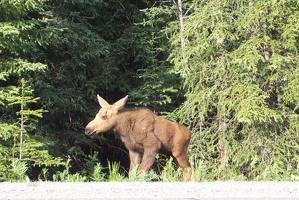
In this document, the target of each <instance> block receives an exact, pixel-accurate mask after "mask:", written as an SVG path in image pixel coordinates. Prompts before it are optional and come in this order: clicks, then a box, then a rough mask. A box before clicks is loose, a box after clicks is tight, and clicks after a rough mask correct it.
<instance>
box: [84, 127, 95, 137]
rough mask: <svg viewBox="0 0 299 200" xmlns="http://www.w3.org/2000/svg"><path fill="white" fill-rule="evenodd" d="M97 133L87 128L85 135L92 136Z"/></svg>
mask: <svg viewBox="0 0 299 200" xmlns="http://www.w3.org/2000/svg"><path fill="white" fill-rule="evenodd" d="M95 132H96V131H95V130H93V129H91V128H88V127H86V128H85V135H88V136H91V135H92V134H94V133H95Z"/></svg>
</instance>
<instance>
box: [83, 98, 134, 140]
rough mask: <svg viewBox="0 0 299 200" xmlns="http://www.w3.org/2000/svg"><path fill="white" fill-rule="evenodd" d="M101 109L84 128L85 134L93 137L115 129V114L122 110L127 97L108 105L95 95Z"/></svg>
mask: <svg viewBox="0 0 299 200" xmlns="http://www.w3.org/2000/svg"><path fill="white" fill-rule="evenodd" d="M97 97H98V101H99V104H100V106H101V109H100V110H99V112H98V113H97V114H96V116H95V118H94V119H93V120H92V121H91V122H89V123H88V125H87V126H86V128H85V134H86V135H88V136H90V137H94V136H95V135H97V134H99V133H102V132H105V131H108V130H111V129H113V128H114V127H115V125H116V122H117V113H118V111H119V110H120V109H122V108H123V107H124V106H125V104H126V102H127V100H128V95H127V96H125V97H124V98H122V99H120V100H119V101H117V102H115V103H114V104H112V105H110V104H109V103H108V102H107V101H105V99H103V98H102V97H100V96H99V95H97Z"/></svg>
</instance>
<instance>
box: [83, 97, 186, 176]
mask: <svg viewBox="0 0 299 200" xmlns="http://www.w3.org/2000/svg"><path fill="white" fill-rule="evenodd" d="M127 98H128V96H126V97H124V98H123V99H121V100H119V101H117V102H116V103H114V104H113V105H109V104H108V103H107V102H106V101H105V100H104V99H103V98H101V97H100V96H98V100H99V103H100V105H101V106H102V108H101V109H100V111H99V112H98V114H97V115H96V117H95V119H94V120H92V121H91V122H89V124H88V125H87V126H86V128H85V134H86V135H89V136H91V137H92V136H94V135H95V134H99V133H102V132H105V131H108V130H111V129H114V130H115V131H117V132H118V133H119V135H120V138H121V140H122V141H123V142H124V144H125V146H126V148H127V149H128V150H129V157H130V171H131V170H132V169H133V168H134V167H135V166H136V165H138V164H140V165H139V168H138V169H139V171H144V172H147V171H148V170H149V169H150V167H151V166H152V165H153V163H154V160H155V155H156V154H157V153H163V154H166V155H171V156H173V157H174V160H175V161H176V163H177V164H178V165H179V166H180V167H181V168H182V169H183V172H184V178H185V179H186V178H188V172H187V171H188V168H189V167H190V163H189V161H188V158H187V148H188V145H189V142H190V137H191V132H190V131H189V130H188V129H187V128H186V127H185V126H183V125H181V124H178V123H176V122H172V121H169V120H167V119H164V118H162V117H159V116H157V115H156V114H154V113H153V112H152V111H151V110H150V109H148V108H131V109H128V108H123V107H124V105H125V103H126V101H127ZM142 154H143V157H142ZM140 162H141V163H140Z"/></svg>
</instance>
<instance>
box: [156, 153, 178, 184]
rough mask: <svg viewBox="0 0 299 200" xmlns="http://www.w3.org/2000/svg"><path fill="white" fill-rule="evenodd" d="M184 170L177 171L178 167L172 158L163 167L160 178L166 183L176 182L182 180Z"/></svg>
mask: <svg viewBox="0 0 299 200" xmlns="http://www.w3.org/2000/svg"><path fill="white" fill-rule="evenodd" d="M182 175H183V173H182V170H181V169H177V166H176V165H175V164H174V162H173V158H172V157H171V158H170V159H169V160H168V161H167V162H166V165H165V166H164V167H163V171H162V174H161V176H160V178H161V179H162V180H163V181H165V182H174V181H178V180H181V179H182Z"/></svg>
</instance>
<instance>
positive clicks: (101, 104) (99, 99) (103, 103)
mask: <svg viewBox="0 0 299 200" xmlns="http://www.w3.org/2000/svg"><path fill="white" fill-rule="evenodd" d="M97 97H98V101H99V104H100V106H101V107H102V108H103V107H107V106H110V104H109V103H108V102H107V101H105V99H103V98H102V97H100V95H97Z"/></svg>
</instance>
